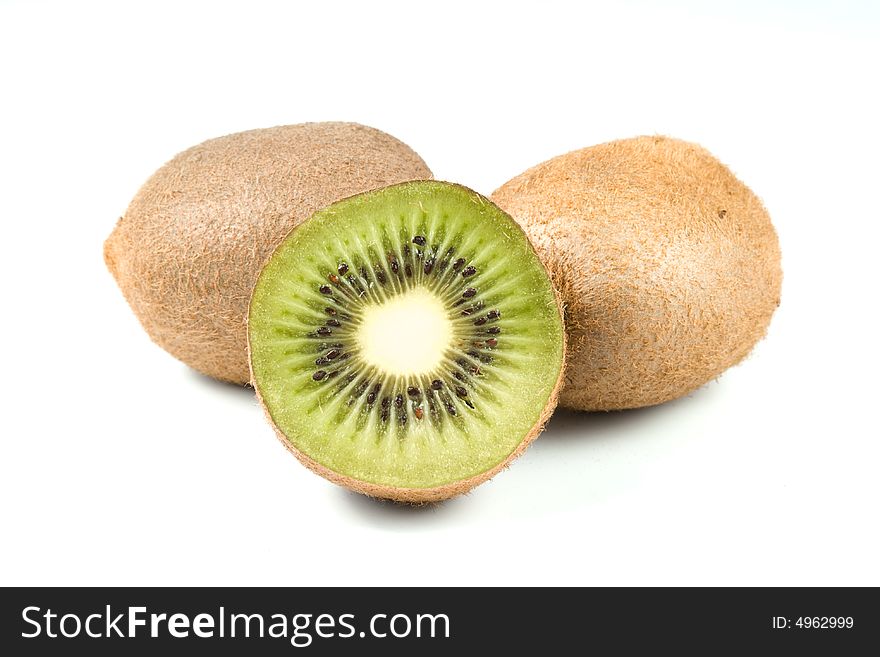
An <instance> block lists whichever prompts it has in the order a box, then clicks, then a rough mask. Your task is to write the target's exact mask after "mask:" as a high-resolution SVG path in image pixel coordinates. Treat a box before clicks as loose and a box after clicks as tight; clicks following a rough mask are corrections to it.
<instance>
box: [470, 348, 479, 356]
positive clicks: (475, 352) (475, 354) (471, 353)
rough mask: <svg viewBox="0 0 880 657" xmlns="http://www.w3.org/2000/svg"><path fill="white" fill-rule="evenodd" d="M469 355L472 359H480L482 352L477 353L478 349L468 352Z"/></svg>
mask: <svg viewBox="0 0 880 657" xmlns="http://www.w3.org/2000/svg"><path fill="white" fill-rule="evenodd" d="M467 355H468V356H470V357H471V358H479V357H480V352H479V351H477V350H476V349H471V350H470V351H469V352H467Z"/></svg>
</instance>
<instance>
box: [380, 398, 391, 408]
mask: <svg viewBox="0 0 880 657" xmlns="http://www.w3.org/2000/svg"><path fill="white" fill-rule="evenodd" d="M389 406H391V397H382V408H388V407H389Z"/></svg>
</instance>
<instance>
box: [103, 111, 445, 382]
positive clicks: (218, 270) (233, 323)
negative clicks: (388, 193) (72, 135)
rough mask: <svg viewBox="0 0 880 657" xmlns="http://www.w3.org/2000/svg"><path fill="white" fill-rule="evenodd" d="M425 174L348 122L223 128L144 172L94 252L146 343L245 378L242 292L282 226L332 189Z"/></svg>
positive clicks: (402, 151)
mask: <svg viewBox="0 0 880 657" xmlns="http://www.w3.org/2000/svg"><path fill="white" fill-rule="evenodd" d="M431 177H432V175H431V171H430V170H429V169H428V167H427V166H426V165H425V163H424V162H423V161H422V159H421V158H420V157H419V156H418V155H417V154H416V153H415V152H413V151H412V150H411V149H410V148H409V147H408V146H406V145H405V144H403V143H402V142H400V141H398V140H397V139H395V138H394V137H391V136H390V135H387V134H385V133H384V132H380V131H379V130H376V129H374V128H369V127H366V126H362V125H358V124H355V123H304V124H299V125H289V126H278V127H275V128H267V129H263V130H251V131H248V132H241V133H237V134H232V135H227V136H225V137H220V138H218V139H212V140H210V141H206V142H204V143H202V144H199V145H198V146H195V147H193V148H190V149H189V150H187V151H184V152H183V153H180V154H179V155H177V156H175V157H174V159H172V160H171V161H170V162H168V163H167V164H165V165H164V166H163V167H162V168H160V169H159V170H158V171H157V172H156V173H155V174H153V176H152V177H151V178H150V179H149V180H148V181H147V182H146V183H145V184H144V186H143V187H142V188H141V189H140V191H139V192H138V193H137V195H136V196H135V197H134V199H133V200H132V202H131V205H129V207H128V210H127V211H126V213H125V216H124V217H123V218H122V219H120V220H119V221H118V223H117V224H116V228H115V229H114V230H113V232H112V234H111V235H110V237H109V238H108V239H107V241H106V242H105V244H104V259H105V261H106V263H107V267H108V268H109V269H110V271H111V272H112V274H113V276H114V277H115V278H116V281H117V282H118V284H119V287H120V288H121V289H122V292H123V294H124V295H125V298H126V299H127V300H128V303H129V304H130V305H131V307H132V310H134V313H135V314H136V315H137V317H138V319H140V321H141V324H142V325H143V327H144V329H145V330H146V331H147V333H148V334H149V336H150V337H151V338H152V339H153V341H154V342H156V344H158V345H159V346H161V347H162V348H163V349H165V350H166V351H168V352H169V353H170V354H172V355H173V356H175V357H177V358H179V359H180V360H182V361H183V362H184V363H186V364H188V365H189V366H191V367H193V368H195V369H196V370H198V371H200V372H202V373H204V374H207V375H208V376H212V377H214V378H217V379H221V380H223V381H231V382H234V383H247V382H248V381H249V376H250V374H249V369H248V362H247V336H246V329H245V320H246V314H247V307H248V301H249V299H250V294H251V290H252V289H253V286H254V283H255V282H256V280H257V275H258V274H259V271H260V268H261V267H262V265H263V263H264V262H265V260H266V259H267V258H268V257H269V255H270V254H271V253H272V251H273V250H274V249H275V247H276V246H277V245H278V244H279V243H280V242H281V240H282V239H283V238H284V236H285V235H286V234H287V233H288V232H289V231H290V230H291V229H292V228H294V227H295V226H297V225H299V224H300V223H301V222H302V221H304V220H305V219H306V218H307V217H309V216H311V214H312V213H313V212H315V211H316V210H318V209H320V208H322V207H324V206H326V205H329V204H330V203H332V202H334V201H337V200H339V199H341V198H344V197H347V196H352V195H354V194H359V193H361V192H365V191H369V190H371V189H376V188H379V187H384V186H386V185H391V184H394V183H399V182H404V181H407V180H417V179H421V180H424V179H430V178H431Z"/></svg>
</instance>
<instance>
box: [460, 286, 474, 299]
mask: <svg viewBox="0 0 880 657" xmlns="http://www.w3.org/2000/svg"><path fill="white" fill-rule="evenodd" d="M476 293H477V291H476V290H475V289H474V288H472V287H469V288H468V289H466V290H465V291H464V292H462V293H461V296H463V297H464V298H465V299H470V298H471V297H472V296H474V295H475V294H476Z"/></svg>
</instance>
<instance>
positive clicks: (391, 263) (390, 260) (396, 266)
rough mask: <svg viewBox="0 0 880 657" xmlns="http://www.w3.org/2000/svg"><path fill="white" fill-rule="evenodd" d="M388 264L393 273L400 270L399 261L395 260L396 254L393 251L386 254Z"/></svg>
mask: <svg viewBox="0 0 880 657" xmlns="http://www.w3.org/2000/svg"><path fill="white" fill-rule="evenodd" d="M388 266H389V267H391V271H392V272H394V273H395V274H396V273H397V272H399V271H400V263H398V262H397V256H395V255H394V254H393V253H389V254H388Z"/></svg>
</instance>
